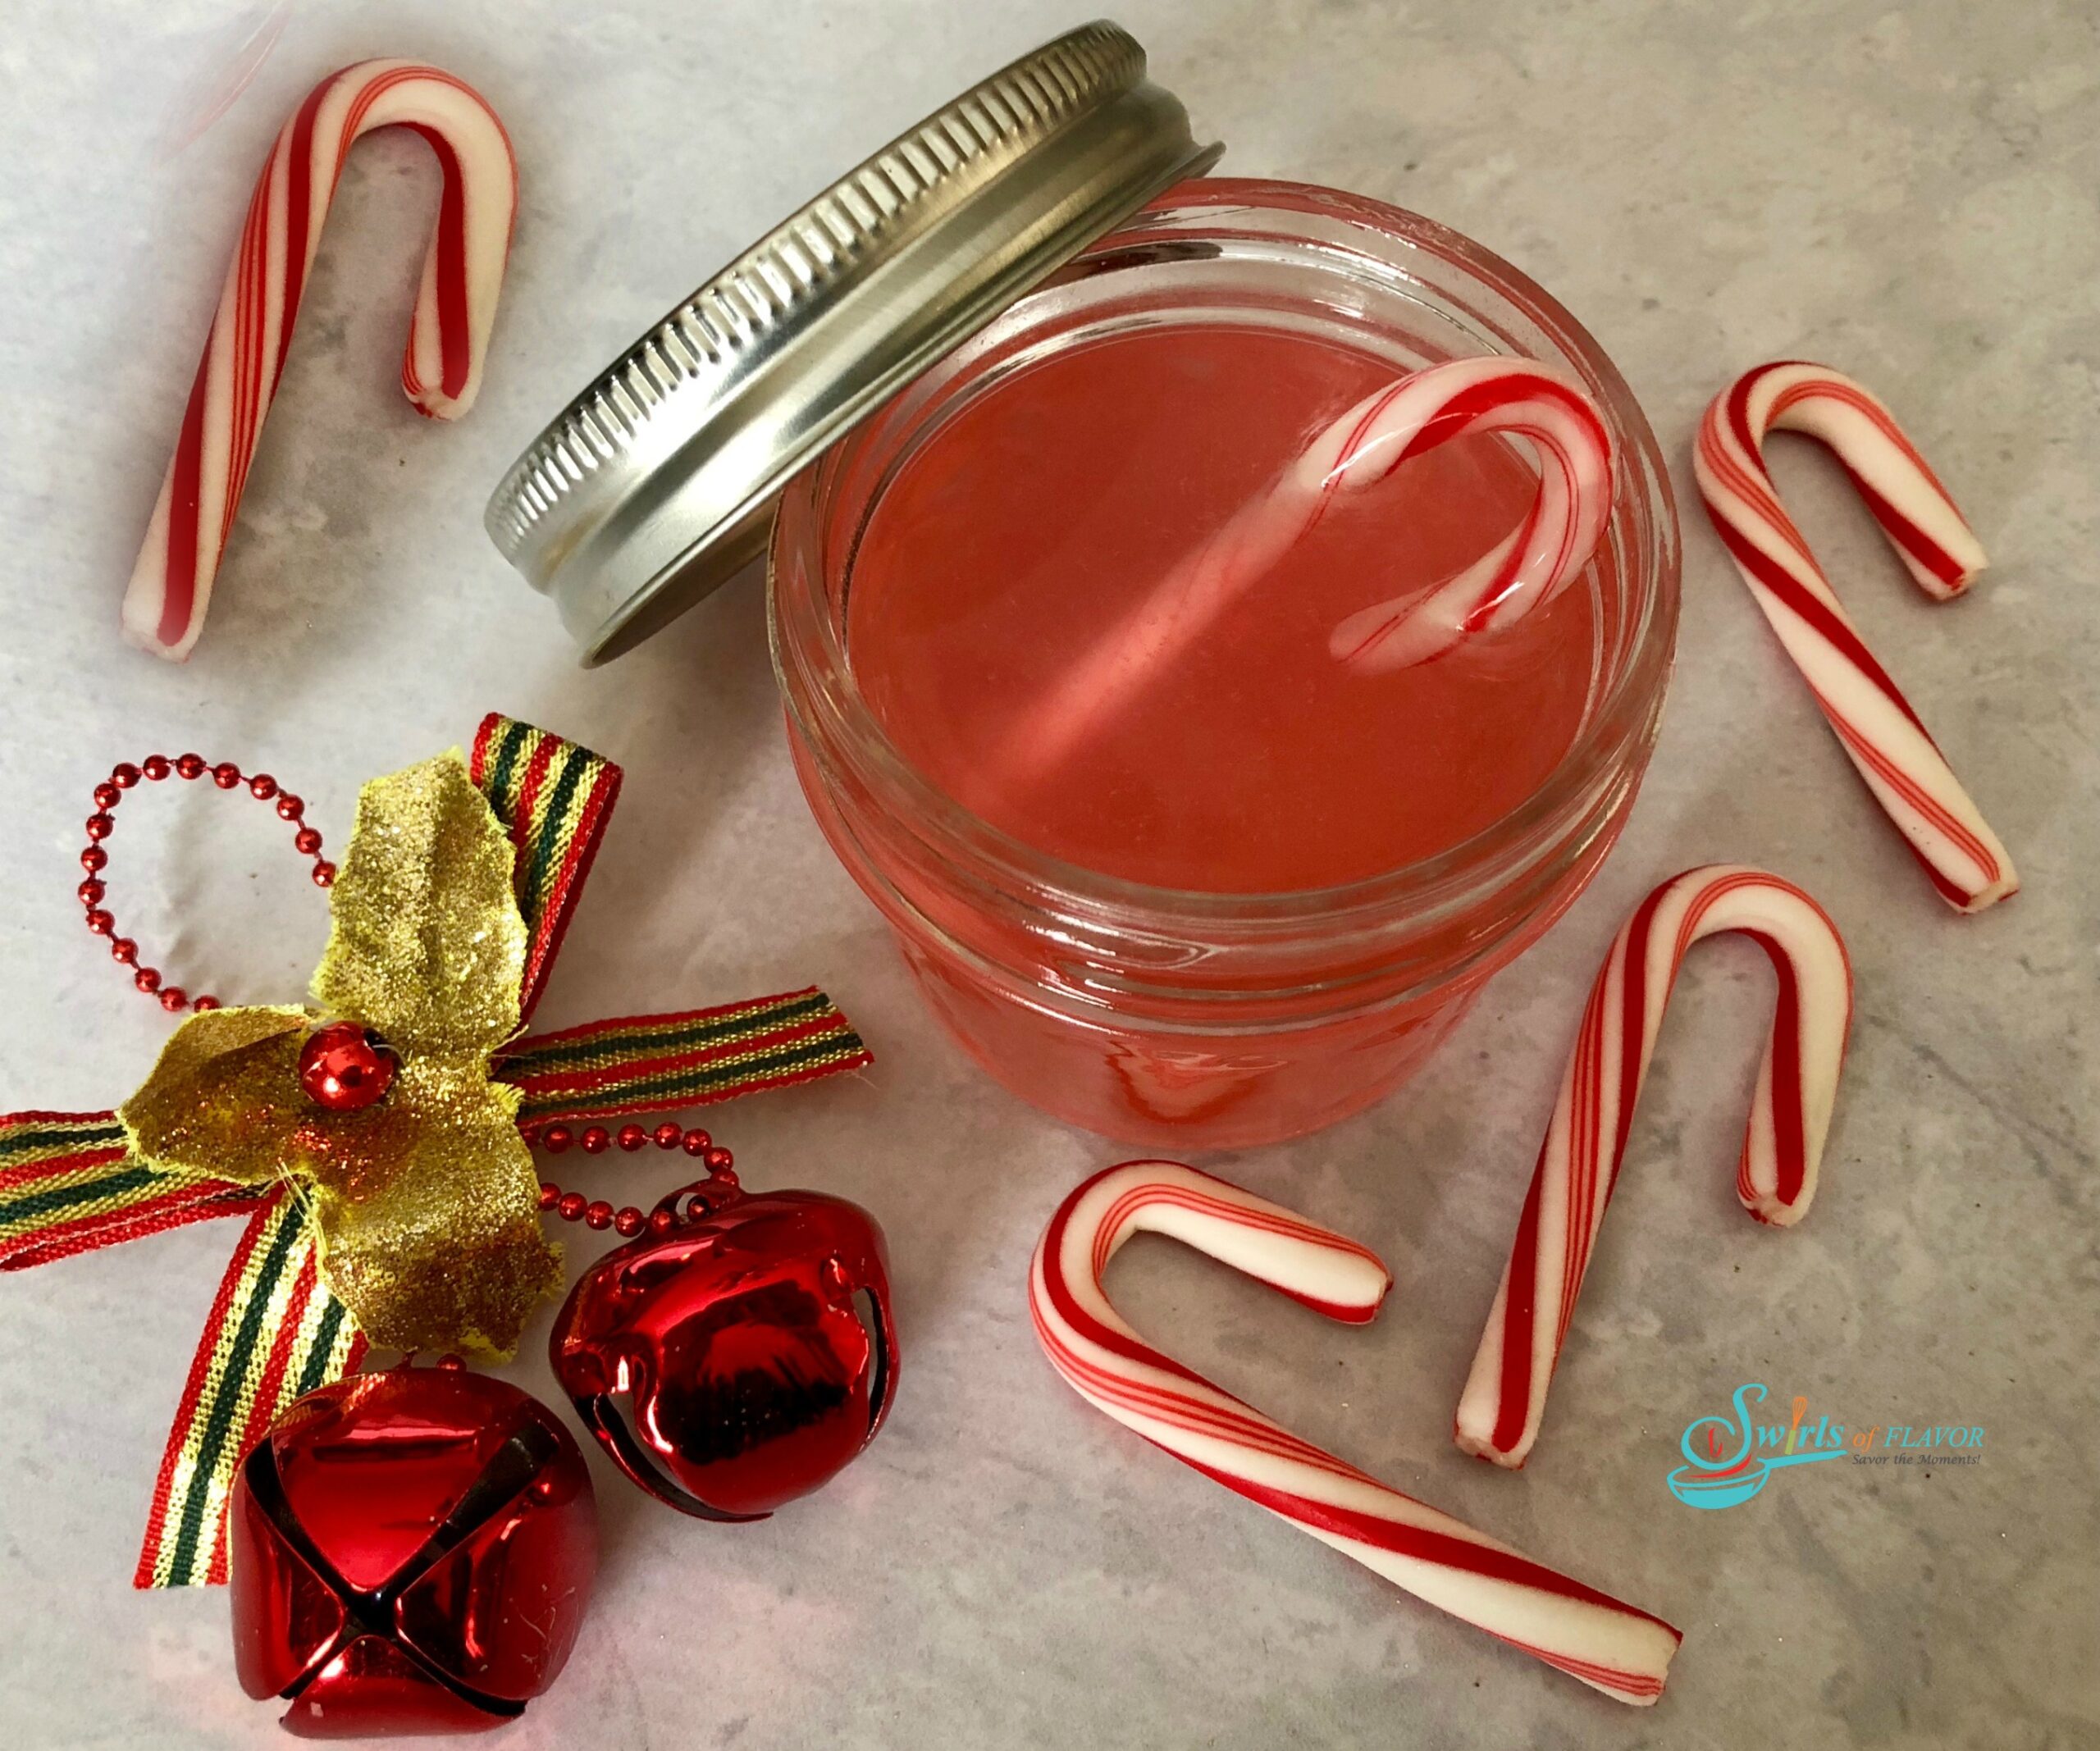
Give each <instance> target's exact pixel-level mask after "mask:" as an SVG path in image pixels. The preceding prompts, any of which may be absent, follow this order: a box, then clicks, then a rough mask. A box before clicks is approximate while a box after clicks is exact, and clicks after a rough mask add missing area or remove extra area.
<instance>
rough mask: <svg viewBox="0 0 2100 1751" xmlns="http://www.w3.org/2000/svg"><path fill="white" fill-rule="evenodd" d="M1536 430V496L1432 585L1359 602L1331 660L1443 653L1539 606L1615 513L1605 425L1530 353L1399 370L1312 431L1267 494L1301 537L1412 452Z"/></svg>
mask: <svg viewBox="0 0 2100 1751" xmlns="http://www.w3.org/2000/svg"><path fill="white" fill-rule="evenodd" d="M1487 431H1501V432H1508V433H1509V434H1510V435H1513V436H1515V437H1521V438H1528V439H1529V440H1531V442H1532V446H1533V447H1534V448H1535V449H1536V450H1537V452H1538V456H1539V462H1540V472H1539V495H1538V497H1537V498H1536V499H1534V500H1533V501H1532V508H1531V511H1530V512H1529V513H1528V514H1527V516H1526V517H1525V518H1524V521H1523V522H1522V523H1521V524H1519V525H1518V527H1516V528H1515V529H1513V530H1512V531H1510V532H1509V535H1508V536H1505V537H1504V539H1503V540H1501V541H1500V542H1499V543H1498V544H1497V545H1495V547H1494V548H1493V549H1491V551H1489V552H1488V553H1486V554H1483V555H1481V558H1480V559H1477V560H1475V561H1474V562H1473V563H1472V565H1470V566H1468V567H1467V568H1466V569H1465V570H1464V571H1463V572H1459V574H1458V575H1457V576H1456V577H1452V578H1449V579H1448V580H1446V581H1445V582H1443V583H1441V584H1439V585H1438V586H1436V588H1435V589H1434V590H1432V591H1430V592H1429V593H1428V594H1427V595H1422V596H1418V597H1415V598H1413V599H1412V600H1395V601H1390V602H1381V603H1379V604H1376V605H1375V606H1373V607H1371V608H1366V609H1359V610H1358V612H1357V613H1354V614H1352V615H1350V616H1349V618H1347V619H1346V620H1344V621H1343V622H1342V623H1341V624H1340V626H1338V627H1335V632H1334V636H1333V637H1332V638H1331V640H1330V641H1329V649H1331V650H1332V651H1333V652H1334V654H1335V656H1337V657H1339V658H1340V659H1341V660H1342V661H1344V662H1345V663H1350V664H1352V665H1354V667H1356V668H1361V669H1366V670H1370V671H1372V672H1374V673H1375V672H1376V671H1380V670H1384V669H1394V668H1408V667H1409V666H1410V665H1411V664H1413V663H1427V662H1429V661H1431V659H1434V658H1436V657H1440V656H1442V655H1443V654H1444V653H1445V652H1446V651H1447V650H1451V649H1452V648H1453V647H1454V646H1455V645H1459V644H1462V643H1463V642H1464V641H1466V640H1467V639H1469V638H1477V637H1478V636H1481V634H1483V633H1486V632H1493V631H1495V629H1496V628H1497V627H1503V626H1507V625H1509V623H1510V622H1513V621H1516V620H1520V619H1522V618H1523V617H1524V616H1525V615H1526V614H1528V613H1531V612H1532V610H1533V609H1537V608H1540V607H1542V606H1543V605H1544V604H1546V603H1548V602H1550V601H1551V600H1553V599H1554V597H1555V596H1556V595H1559V594H1560V592H1561V591H1563V590H1564V589H1566V588H1567V587H1568V585H1569V584H1571V583H1573V581H1575V579H1576V578H1577V577H1580V576H1581V575H1582V568H1583V567H1584V566H1586V564H1588V563H1589V560H1590V555H1591V553H1592V552H1593V551H1594V550H1595V549H1596V545H1597V542H1598V540H1599V539H1600V537H1601V536H1603V534H1604V532H1605V522H1606V520H1607V519H1608V518H1609V517H1610V515H1611V500H1612V490H1613V457H1612V444H1611V430H1610V428H1609V426H1606V425H1605V417H1604V415H1603V414H1602V413H1600V411H1599V410H1598V408H1597V404H1596V402H1595V401H1593V400H1591V398H1590V394H1589V392H1588V391H1587V390H1585V389H1584V388H1583V387H1582V385H1581V384H1580V383H1579V382H1577V381H1576V379H1575V378H1574V377H1573V376H1572V375H1571V374H1569V373H1568V372H1564V371H1562V370H1559V369H1558V368H1556V367H1552V366H1548V365H1541V364H1535V363H1532V362H1530V361H1528V360H1525V359H1513V358H1462V359H1455V360H1454V361H1453V362H1452V363H1449V364H1448V365H1436V366H1432V367H1431V368H1430V369H1428V370H1427V371H1418V372H1415V373H1414V375H1413V376H1407V377H1403V378H1401V379H1400V381H1399V382H1398V383H1396V384H1395V385H1393V386H1392V387H1391V388H1390V389H1387V390H1381V391H1380V393H1378V394H1376V395H1372V396H1370V397H1368V398H1367V399H1365V400H1363V401H1362V402H1359V403H1358V404H1357V405H1356V406H1355V407H1354V408H1350V409H1349V412H1348V413H1344V415H1343V416H1342V417H1341V418H1340V419H1339V420H1337V421H1335V423H1334V424H1333V425H1332V426H1329V427H1328V428H1327V430H1326V431H1325V432H1323V433H1322V434H1321V435H1320V437H1319V438H1318V439H1317V440H1315V442H1314V443H1313V446H1312V448H1311V449H1308V450H1307V451H1306V453H1305V454H1304V455H1303V456H1301V457H1300V458H1299V459H1298V461H1297V463H1295V464H1294V466H1293V467H1292V469H1291V471H1290V475H1289V477H1287V480H1286V482H1285V486H1284V487H1283V488H1282V489H1281V490H1280V491H1279V492H1278V493H1277V494H1276V495H1275V497H1274V499H1271V500H1268V501H1265V504H1266V505H1267V508H1268V509H1269V510H1270V511H1271V514H1273V515H1275V516H1276V517H1277V518H1279V519H1281V518H1283V517H1284V516H1285V514H1286V513H1288V514H1289V515H1290V517H1291V518H1293V519H1294V520H1298V521H1299V527H1298V528H1297V529H1295V530H1294V532H1293V533H1292V535H1291V536H1290V539H1291V540H1299V539H1300V538H1301V537H1302V536H1303V533H1304V531H1306V530H1308V529H1310V528H1311V527H1313V524H1314V523H1316V522H1318V521H1319V519H1320V518H1321V516H1322V513H1324V512H1325V511H1326V508H1327V507H1328V505H1329V504H1331V503H1332V502H1333V501H1334V499H1335V498H1336V497H1338V496H1339V495H1340V494H1342V493H1344V492H1361V491H1363V490H1364V489H1365V488H1367V487H1372V486H1376V485H1377V484H1378V483H1379V482H1380V481H1383V480H1385V479H1386V477H1388V476H1389V475H1390V474H1391V473H1392V472H1394V470H1395V469H1396V468H1398V467H1399V466H1400V465H1401V464H1402V463H1404V462H1406V461H1407V460H1408V458H1410V457H1413V456H1419V455H1421V454H1422V453H1423V452H1424V451H1425V450H1433V449H1436V447H1437V445H1440V444H1448V443H1449V442H1450V440H1452V439H1454V438H1458V437H1463V436H1465V435H1467V434H1468V433H1471V432H1487Z"/></svg>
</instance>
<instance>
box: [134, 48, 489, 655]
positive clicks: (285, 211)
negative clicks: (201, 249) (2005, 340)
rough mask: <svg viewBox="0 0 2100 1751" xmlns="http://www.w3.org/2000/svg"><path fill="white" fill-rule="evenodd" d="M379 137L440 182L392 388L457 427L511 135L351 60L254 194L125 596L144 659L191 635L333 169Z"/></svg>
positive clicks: (270, 388)
mask: <svg viewBox="0 0 2100 1751" xmlns="http://www.w3.org/2000/svg"><path fill="white" fill-rule="evenodd" d="M386 127H405V128H411V129H413V130H415V131H416V132H417V133H418V134H420V135H422V136H423V138H424V139H427V140H428V141H429V142H430V144H431V148H432V149H433V150H434V151H435V152H436V154H437V159H438V163H439V165H440V166H441V168H442V170H443V171H444V178H445V189H444V194H443V198H442V200H441V204H440V207H439V209H438V218H437V230H436V234H435V235H433V236H432V238H431V246H430V253H429V254H428V256H427V257H426V258H425V259H424V262H423V272H422V285H421V286H420V288H419V290H418V292H417V294H416V309H415V315H414V317H413V321H412V322H411V324H410V326H409V345H408V351H407V353H406V354H405V355H404V358H403V359H402V363H401V387H402V389H403V390H404V392H405V393H406V394H407V395H408V397H409V400H410V401H411V402H413V404H415V405H416V407H417V408H418V410H419V411H421V412H422V413H427V414H428V415H430V416H431V417H432V418H435V419H457V418H459V416H460V415H461V414H463V413H465V412H466V411H467V410H468V408H470V407H472V406H473V403H474V397H475V395H476V394H477V392H478V391H479V390H480V388H481V379H482V362H483V360H484V359H485V358H486V355H487V352H488V340H489V331H490V330H491V327H492V326H494V324H495V308H496V301H497V298H498V296H499V294H500V293H501V291H502V290H503V269H504V260H505V258H507V257H508V256H509V251H510V232H511V225H512V221H513V219H514V216H515V214H516V212H517V206H518V167H517V163H516V161H515V160H514V157H512V155H511V150H510V139H509V135H506V134H505V133H504V128H503V124H502V122H500V121H498V120H497V119H496V114H495V111H494V110H492V109H491V108H490V107H489V106H488V104H487V103H486V101H485V100H484V99H483V98H482V97H481V95H480V94H479V93H477V92H476V91H475V90H474V89H473V88H472V87H471V86H468V85H467V84H463V83H462V82H461V81H460V80H456V79H454V77H453V76H452V75H450V73H446V72H443V71H441V70H439V69H438V68H436V67H433V66H423V65H422V64H421V63H419V62H413V61H366V62H359V63H358V65H357V66H349V67H345V68H344V69H343V70H342V71H340V73H336V74H334V75H331V76H330V77H329V78H327V79H325V80H322V82H321V83H320V84H317V85H316V86H315V87H314V88H313V91H312V92H311V93H308V97H307V99H306V101H305V102H304V103H302V104H301V105H300V106H299V109H298V111H297V112H296V113H294V115H293V116H292V117H291V119H290V121H287V122H286V123H285V126H284V130H283V131H282V132H281V133H280V134H279V135H278V136H277V143H276V146H275V148H273V149H272V152H271V154H270V159H269V162H268V163H267V164H266V165H265V166H263V175H262V177H261V179H260V180H258V182H257V184H256V185H255V194H254V196H253V199H252V200H251V201H250V202H249V208H248V222H247V224H246V225H245V226H244V227H243V229H242V231H241V234H240V248H239V249H237V250H236V251H235V255H234V260H233V266H232V267H231V269H230V270H229V271H228V272H227V275H226V287H225V290H223V291H222V292H221V294H219V305H218V310H217V314H216V315H215V316H214V317H212V332H211V336H210V338H209V340H207V341H206V343H205V345H204V358H203V363H201V364H200V365H199V367H198V368H197V380H196V382H195V384H194V385H193V386H192V388H191V390H190V391H189V408H188V410H187V411H186V412H185V414H184V416H183V421H182V433H181V436H180V440H178V442H177V444H176V452H175V459H174V461H173V462H171V463H170V464H169V466H168V472H167V480H166V481H164V482H163V483H162V486H161V495H160V499H159V502H158V504H156V505H155V506H154V508H153V522H152V523H151V525H150V526H149V527H148V530H147V531H146V544H145V547H144V550H143V551H142V552H141V553H140V554H139V561H138V564H137V566H136V567H135V568H134V569H133V572H132V573H131V582H130V587H129V588H128V589H127V590H126V592H125V597H124V612H123V627H124V633H125V636H126V637H127V638H129V639H130V641H132V642H133V643H134V644H135V645H139V646H140V647H141V648H143V649H144V650H150V651H153V652H154V653H156V654H158V655H161V656H164V657H168V658H171V659H176V660H178V661H179V660H180V659H182V658H184V657H186V656H188V655H189V650H190V647H191V646H192V645H194V644H195V643H196V642H197V635H198V634H199V632H201V631H202V630H203V624H204V610H205V608H206V606H207V604H208V603H209V602H210V600H211V596H212V580H213V579H214V578H215V577H217V574H218V568H219V559H220V556H221V554H222V553H223V552H224V550H225V548H226V537H227V536H228V534H229V533H230V532H231V530H232V528H233V520H234V513H235V511H236V510H237V509H238V508H239V507H240V495H241V489H242V487H243V486H244V485H245V484H246V482H247V479H248V471H249V465H250V464H251V463H253V461H254V459H255V451H256V446H257V445H258V443H259V441H260V440H261V438H262V432H263V415H264V414H265V413H267V412H268V411H269V408H270V403H271V400H272V397H274V396H275V395H276V392H277V383H278V380H279V379H280V377H281V376H282V375H283V373H284V367H285V353H286V352H287V351H288V350H289V349H290V345H291V338H292V323H293V321H294V318H295V317H297V316H298V314H299V297H300V294H302V293H303V292H304V290H305V287H306V281H307V277H308V274H309V273H310V272H311V271H312V270H313V258H314V256H315V254H316V253H317V251H318V250H319V249H320V246H321V228H322V223H323V221H325V220H326V217H327V216H328V207H329V203H330V202H331V200H333V199H334V198H335V194H336V181H337V180H338V178H339V177H340V176H341V174H342V168H343V161H344V159H345V157H346V156H347V155H348V153H349V149H350V147H351V144H353V143H354V141H356V140H357V139H358V138H359V137H360V136H362V135H366V134H368V133H370V132H371V131H372V130H373V129H375V128H386Z"/></svg>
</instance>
